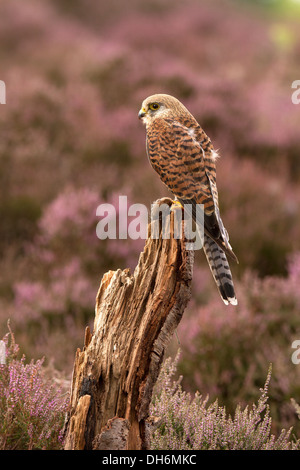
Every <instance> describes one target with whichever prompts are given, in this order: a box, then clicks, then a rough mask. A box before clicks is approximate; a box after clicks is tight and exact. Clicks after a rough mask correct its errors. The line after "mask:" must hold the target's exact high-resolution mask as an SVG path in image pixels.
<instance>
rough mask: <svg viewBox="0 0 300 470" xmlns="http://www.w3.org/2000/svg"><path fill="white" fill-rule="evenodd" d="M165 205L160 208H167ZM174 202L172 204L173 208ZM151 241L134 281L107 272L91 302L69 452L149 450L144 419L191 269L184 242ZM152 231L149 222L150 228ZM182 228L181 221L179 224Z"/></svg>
mask: <svg viewBox="0 0 300 470" xmlns="http://www.w3.org/2000/svg"><path fill="white" fill-rule="evenodd" d="M166 201H167V203H168V204H169V205H171V203H170V199H166V198H165V199H163V200H159V201H157V203H159V204H160V203H161V202H164V203H165V202H166ZM171 202H172V201H171ZM178 210H179V211H181V209H180V208H178V206H177V207H176V208H174V206H173V207H172V210H171V212H170V215H169V216H168V217H167V221H166V223H167V224H169V228H170V239H163V238H162V230H161V228H160V231H159V238H157V239H153V238H151V233H150V232H151V224H149V227H148V238H147V240H146V243H145V248H144V251H143V252H142V253H141V254H140V257H139V261H138V265H137V266H136V268H135V270H134V273H133V275H131V274H130V271H129V270H128V269H125V270H120V269H118V270H117V271H109V272H107V273H106V274H105V275H104V276H103V279H102V281H101V284H100V288H99V291H98V294H97V298H96V308H95V320H94V331H93V333H91V332H90V330H89V328H88V327H87V328H86V332H85V339H84V347H83V349H82V351H81V350H80V349H78V350H77V352H76V357H75V362H74V369H73V377H72V385H71V397H70V409H69V413H68V419H67V423H66V433H65V436H66V439H65V449H66V450H83V449H86V450H92V449H95V450H141V449H147V448H148V446H149V443H148V438H147V434H148V433H147V429H146V427H147V426H146V420H147V418H148V417H149V405H150V400H151V396H152V391H153V387H154V385H155V382H156V380H157V377H158V374H159V371H160V367H161V363H162V361H163V356H164V351H165V349H166V347H167V345H168V343H169V341H170V339H171V337H172V335H173V333H174V331H175V329H176V327H177V325H178V324H179V322H180V320H181V318H182V315H183V312H184V309H185V307H186V305H187V303H188V301H189V299H190V296H191V280H192V270H193V262H194V253H193V251H192V250H186V242H187V240H186V238H185V236H184V232H182V233H183V236H182V237H181V239H175V238H174V219H175V223H176V217H174V213H176V212H177V211H178ZM152 224H153V222H152ZM181 228H182V229H183V228H184V222H182V227H181Z"/></svg>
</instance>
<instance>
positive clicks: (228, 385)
mask: <svg viewBox="0 0 300 470" xmlns="http://www.w3.org/2000/svg"><path fill="white" fill-rule="evenodd" d="M299 21H300V2H297V1H292V0H290V1H288V0H282V1H279V0H278V1H276V0H273V1H271V0H269V1H267V0H265V1H263V0H261V1H258V0H257V1H243V0H239V1H238V0H236V1H234V0H228V1H225V0H214V1H212V0H211V1H208V0H207V1H205V0H186V1H185V2H181V1H179V0H127V1H126V2H120V1H119V0H110V1H109V2H105V1H104V0H100V1H98V2H95V1H92V0H73V1H72V2H70V1H69V0H51V1H50V0H27V1H26V2H20V1H18V0H10V1H9V2H2V4H1V6H0V67H1V68H0V79H1V80H3V81H4V82H5V84H6V104H5V105H0V126H1V127H0V135H1V138H0V193H1V198H0V337H2V336H3V335H4V334H5V333H6V332H7V320H8V319H10V323H11V327H12V330H13V331H14V333H15V337H16V341H17V342H18V343H19V345H20V347H21V351H22V352H23V353H25V354H26V356H27V357H29V358H39V357H42V356H45V357H46V361H47V362H48V363H49V364H50V363H51V364H52V365H53V367H55V368H56V369H57V370H58V371H60V372H61V373H62V374H64V375H65V376H66V377H70V375H71V373H72V366H73V360H74V354H75V351H76V348H77V347H82V343H83V336H84V328H85V326H86V325H87V324H89V325H90V326H92V324H93V316H94V304H95V297H96V293H97V289H98V286H99V283H100V281H101V278H102V276H103V274H104V273H105V272H106V271H107V270H108V269H116V268H122V269H123V268H126V267H130V268H131V269H134V267H135V265H136V263H137V260H138V256H139V252H140V251H141V250H142V249H143V245H144V243H143V241H141V240H140V241H131V240H120V241H118V240H117V241H100V240H98V238H97V237H96V225H97V222H98V219H97V217H96V208H97V206H98V205H99V204H101V203H103V202H109V203H112V204H116V203H117V202H118V196H119V195H126V196H127V197H128V200H129V202H130V203H143V204H146V205H147V206H148V207H149V208H150V205H151V203H152V202H153V201H154V200H156V199H157V198H159V197H162V196H167V195H169V194H168V192H167V190H166V188H165V187H164V186H163V184H162V183H161V182H160V180H159V178H158V176H157V175H156V173H155V172H154V171H153V170H152V168H151V167H150V164H149V162H148V160H147V157H146V152H145V128H144V126H143V125H142V123H141V122H139V120H138V118H137V113H138V110H139V108H140V104H141V102H142V100H143V99H144V98H145V97H146V96H148V95H150V94H153V93H157V92H161V93H168V94H172V95H175V96H176V97H177V98H179V99H180V100H181V101H182V102H183V103H184V104H185V105H186V106H187V107H188V109H189V110H190V111H191V112H192V113H193V114H194V116H195V117H196V118H197V120H198V121H199V123H200V124H201V125H202V127H203V128H204V129H205V131H206V132H207V134H208V135H209V136H210V138H211V139H212V140H213V143H214V146H215V148H216V149H219V153H220V155H221V159H220V160H219V161H218V169H217V182H218V188H219V196H220V206H221V214H222V218H223V221H224V224H225V226H226V228H227V229H228V231H229V234H230V240H231V244H232V246H233V248H234V251H235V253H236V254H237V256H238V258H239V262H240V263H239V265H234V264H233V263H231V265H232V271H233V275H234V279H235V284H236V291H237V297H238V300H239V305H238V306H237V307H236V308H235V307H226V306H225V305H224V304H223V302H222V301H221V299H220V297H219V294H218V292H217V289H216V287H215V285H214V281H213V279H212V277H211V274H210V271H209V268H208V266H207V263H206V260H205V258H204V255H203V253H202V252H201V251H200V252H199V253H197V254H196V264H195V269H194V279H193V298H192V300H191V302H190V304H189V306H188V308H187V310H186V312H185V315H184V318H183V320H182V322H181V324H180V327H179V330H178V338H179V342H180V344H179V343H178V340H177V339H176V338H174V340H173V342H172V344H171V345H170V351H169V354H171V355H172V354H175V353H176V351H177V349H178V347H180V348H181V350H182V353H181V361H180V373H181V374H183V386H184V388H185V389H186V390H189V391H191V392H195V391H196V390H199V391H200V393H202V394H203V395H206V394H209V396H210V398H211V399H212V400H213V399H215V398H216V397H218V399H219V403H220V405H226V407H227V410H228V411H229V412H230V411H231V410H233V409H234V408H235V406H236V404H237V403H241V404H248V403H250V404H251V403H252V401H253V400H256V399H257V397H258V396H259V395H260V393H259V388H260V387H262V386H263V384H264V382H265V379H266V376H267V372H268V368H269V365H270V363H272V365H273V373H272V380H271V384H270V391H269V394H270V397H271V398H270V404H271V415H272V417H273V420H274V429H275V430H276V429H280V428H281V427H289V426H294V429H295V432H297V434H298V437H299V434H300V429H299V424H298V422H297V416H296V414H295V411H294V408H293V406H292V404H291V398H294V399H295V400H296V401H297V402H298V403H299V401H300V365H295V364H293V363H292V361H291V356H292V353H293V352H294V350H293V349H292V342H293V341H294V340H296V339H299V340H300V289H299V285H300V243H299V239H300V204H299V203H300V190H299V183H300V160H299V156H300V140H299V128H300V104H299V105H295V104H293V103H292V100H291V96H292V93H293V91H294V90H292V88H291V84H292V82H293V81H294V80H300V68H299V64H300V28H299Z"/></svg>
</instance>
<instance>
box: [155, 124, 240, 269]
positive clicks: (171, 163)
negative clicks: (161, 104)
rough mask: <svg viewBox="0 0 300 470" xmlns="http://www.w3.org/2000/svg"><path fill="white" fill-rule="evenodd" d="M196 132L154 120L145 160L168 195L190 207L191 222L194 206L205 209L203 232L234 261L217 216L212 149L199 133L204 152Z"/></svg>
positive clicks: (181, 126) (197, 130)
mask: <svg viewBox="0 0 300 470" xmlns="http://www.w3.org/2000/svg"><path fill="white" fill-rule="evenodd" d="M186 124H188V123H186ZM199 129H200V130H201V128H200V126H198V127H196V128H194V127H187V125H184V124H182V123H180V122H177V121H173V120H168V119H159V118H158V119H156V120H155V121H154V122H153V124H152V125H151V126H150V127H149V128H148V129H147V153H148V157H149V160H150V163H151V165H152V167H153V168H154V170H155V171H156V172H157V173H158V174H159V176H160V178H161V180H162V181H163V182H164V183H165V185H166V186H167V187H168V188H169V189H170V191H171V192H172V193H173V194H174V195H175V196H176V197H177V198H178V199H179V201H180V202H181V203H182V204H190V205H191V206H192V210H191V216H192V217H193V218H194V220H195V217H196V205H197V204H203V205H204V229H205V232H206V233H207V234H208V235H209V236H210V237H211V238H212V239H213V240H215V241H216V243H217V244H218V245H219V246H220V247H221V248H222V249H223V250H224V251H225V252H226V253H227V254H228V255H229V256H231V257H233V258H234V259H235V260H236V256H235V255H234V253H233V252H232V249H231V246H230V245H229V238H228V234H227V232H226V230H225V228H224V226H223V223H222V220H221V218H220V215H219V208H218V192H217V187H216V183H215V180H216V178H215V174H216V171H215V163H214V161H213V158H212V157H211V158H209V155H210V154H211V153H212V150H213V149H212V145H211V143H210V141H209V139H208V138H207V137H206V136H205V134H204V132H203V131H202V133H201V134H200V136H201V137H202V138H203V139H204V142H203V143H204V146H205V147H206V152H205V151H204V149H203V147H202V145H201V144H202V142H201V141H200V142H199ZM205 138H206V139H205Z"/></svg>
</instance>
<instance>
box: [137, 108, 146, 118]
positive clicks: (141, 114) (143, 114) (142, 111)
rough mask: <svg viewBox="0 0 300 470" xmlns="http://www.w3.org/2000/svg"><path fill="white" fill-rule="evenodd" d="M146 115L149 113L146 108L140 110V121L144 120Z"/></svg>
mask: <svg viewBox="0 0 300 470" xmlns="http://www.w3.org/2000/svg"><path fill="white" fill-rule="evenodd" d="M146 113H147V111H146V110H145V108H141V109H140V110H139V114H138V116H139V119H142V118H143V117H144V116H146Z"/></svg>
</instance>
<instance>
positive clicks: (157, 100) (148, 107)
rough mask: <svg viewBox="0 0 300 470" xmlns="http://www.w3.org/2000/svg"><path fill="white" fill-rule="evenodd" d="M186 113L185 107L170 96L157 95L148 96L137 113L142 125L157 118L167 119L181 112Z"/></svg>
mask: <svg viewBox="0 0 300 470" xmlns="http://www.w3.org/2000/svg"><path fill="white" fill-rule="evenodd" d="M183 110H184V112H185V113H186V112H187V109H186V108H185V106H183V104H182V103H180V101H179V100H178V99H177V98H174V96H171V95H165V94H157V95H152V96H148V98H146V99H145V100H144V101H143V103H142V107H141V109H140V111H139V114H138V116H139V118H140V119H142V121H143V122H144V124H146V125H149V124H151V123H152V122H153V120H154V119H157V118H158V117H161V118H168V117H172V116H176V115H178V114H181V113H182V111H183Z"/></svg>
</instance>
